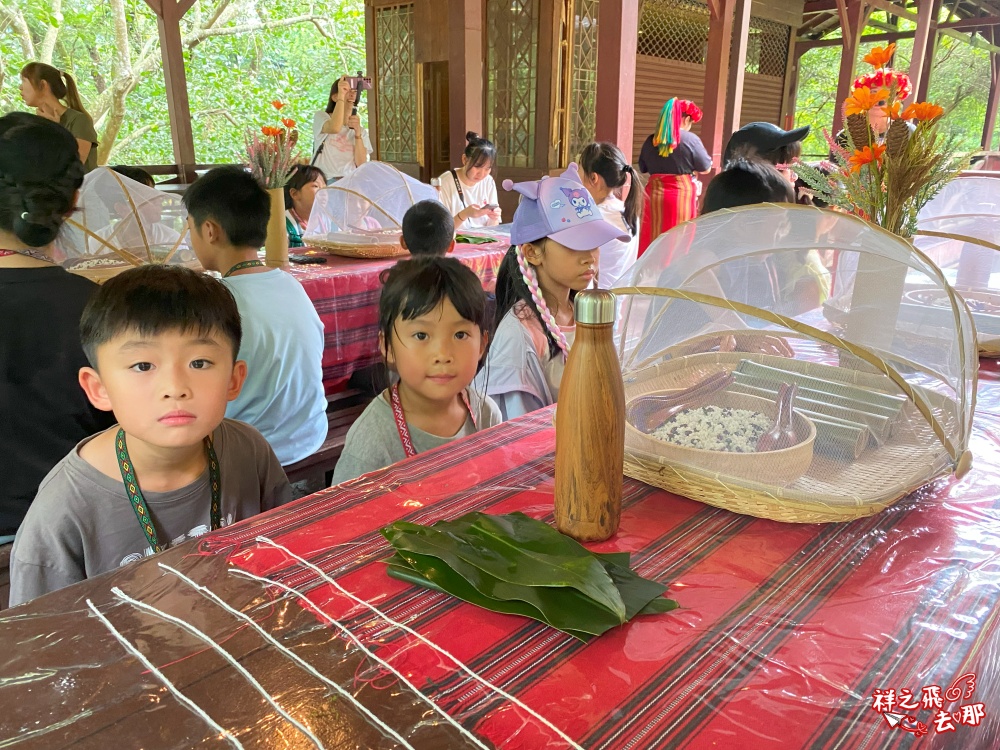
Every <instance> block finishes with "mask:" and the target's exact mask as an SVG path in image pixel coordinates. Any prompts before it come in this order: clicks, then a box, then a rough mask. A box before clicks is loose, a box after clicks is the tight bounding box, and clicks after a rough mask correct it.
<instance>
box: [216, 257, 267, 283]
mask: <svg viewBox="0 0 1000 750" xmlns="http://www.w3.org/2000/svg"><path fill="white" fill-rule="evenodd" d="M263 265H264V263H263V262H262V261H259V260H241V261H240V262H239V263H237V264H236V265H235V266H233V267H232V268H230V269H229V270H228V271H226V272H225V273H224V274H223V275H222V278H224V279H225V278H228V277H229V276H232V275H233V274H234V273H236V272H237V271H242V270H243V269H244V268H257V267H258V266H263Z"/></svg>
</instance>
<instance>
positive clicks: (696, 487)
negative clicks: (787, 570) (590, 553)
mask: <svg viewBox="0 0 1000 750" xmlns="http://www.w3.org/2000/svg"><path fill="white" fill-rule="evenodd" d="M824 258H825V259H827V260H829V259H830V258H835V259H836V260H835V261H834V262H835V263H836V269H837V273H836V274H835V276H836V278H835V279H834V288H833V293H832V297H830V298H828V297H827V291H828V286H827V285H828V284H829V277H828V275H825V274H826V269H825V267H824V264H823V262H822V260H823V259H824ZM844 269H848V270H844ZM845 277H846V281H845ZM914 284H919V285H921V286H922V287H925V288H929V289H933V290H936V291H937V292H938V293H939V294H940V295H942V297H943V299H946V300H948V301H949V302H948V304H947V305H944V306H935V307H931V306H924V305H921V304H918V303H915V302H913V301H912V300H910V299H908V298H907V297H906V289H907V288H908V287H909V286H911V285H914ZM845 286H846V288H847V289H848V291H846V292H845V291H844V290H843V288H838V287H845ZM618 288H619V291H620V293H622V294H623V295H624V296H623V299H622V302H621V314H620V318H619V323H618V331H617V334H616V335H617V337H618V349H619V355H620V359H621V363H622V371H623V376H624V379H625V388H626V402H627V411H628V414H627V427H626V434H627V437H626V466H627V472H629V473H632V474H633V475H635V476H638V477H639V478H641V479H646V480H647V481H653V483H657V484H660V485H661V486H665V487H667V488H668V489H670V490H672V491H674V492H678V493H679V494H685V495H688V496H691V497H696V498H697V499H701V500H704V501H705V502H712V503H714V504H719V505H723V506H724V507H732V506H731V505H729V504H727V502H728V501H721V500H719V498H724V497H728V498H729V499H730V500H732V498H733V497H737V496H739V497H743V495H746V494H747V493H749V496H751V497H752V498H754V500H755V502H756V501H761V502H763V504H764V505H765V506H766V505H767V503H768V502H771V501H773V502H774V503H778V504H779V505H780V506H781V508H782V511H781V512H780V513H776V514H771V513H770V512H769V511H767V510H762V511H760V512H756V511H755V510H754V509H753V508H751V509H747V508H744V507H743V506H739V507H736V508H734V509H738V510H741V511H742V512H750V513H755V514H757V515H765V516H769V517H776V518H781V519H782V520H847V519H848V518H850V517H854V516H857V515H865V514H869V513H874V512H876V511H877V510H879V509H881V508H883V507H885V506H886V505H888V504H889V503H891V502H894V501H895V500H897V499H898V498H899V497H902V496H903V495H905V494H907V493H908V492H909V491H911V490H912V489H914V488H916V487H919V486H920V485H922V484H924V483H926V482H927V481H929V480H930V479H932V478H933V477H935V476H937V475H938V474H940V473H942V472H946V471H950V470H954V469H956V467H958V468H959V469H960V470H962V471H964V469H965V468H966V467H967V465H968V462H969V460H970V459H971V457H970V456H969V455H968V453H967V447H968V441H969V434H970V429H971V423H972V413H973V408H974V394H975V386H976V374H977V366H978V362H977V359H976V347H975V334H974V328H973V324H972V320H971V317H970V315H969V312H968V310H967V308H966V307H965V306H964V305H963V304H962V303H961V300H960V299H958V298H957V296H956V295H955V294H954V292H953V291H952V290H951V289H950V287H949V286H948V284H947V283H946V282H945V279H944V277H943V275H942V273H941V271H940V270H939V269H938V268H937V267H936V266H935V265H934V264H933V263H931V262H930V261H929V259H927V258H926V257H925V256H923V255H922V254H920V253H918V252H914V251H913V248H912V247H911V246H910V245H909V244H908V243H907V242H906V241H904V240H902V239H901V238H899V237H897V236H895V235H892V234H890V233H888V232H885V231H883V230H882V229H880V228H878V227H874V226H872V225H870V224H868V223H866V222H864V221H862V220H860V219H858V218H856V217H853V216H848V215H846V214H841V213H835V212H832V211H825V210H821V209H816V208H808V207H802V206H776V205H762V206H753V207H747V208H742V209H736V210H727V211H719V212H715V213H712V214H709V215H706V216H703V217H700V218H698V219H696V220H694V221H691V222H687V223H685V224H681V225H679V226H677V227H675V228H674V229H672V230H670V231H669V232H667V233H665V234H663V235H661V236H660V237H659V238H658V239H657V240H656V241H655V242H654V243H653V244H652V245H651V246H650V247H649V249H648V250H647V251H646V253H645V254H644V255H643V256H642V257H641V258H640V259H639V260H638V261H637V263H636V264H635V265H634V266H632V268H631V269H629V270H628V271H627V272H626V273H625V276H624V277H623V278H622V279H621V280H620V281H619V283H618ZM636 288H638V289H636ZM644 289H645V291H643V290H644ZM657 290H660V291H657ZM663 290H665V291H663ZM793 385H794V386H795V396H794V402H793V408H794V420H792V421H791V422H790V423H788V424H786V425H785V428H786V429H785V432H784V434H783V436H781V439H780V440H778V439H777V437H776V436H780V435H779V433H780V431H778V432H775V433H774V434H773V435H771V436H770V437H761V435H762V434H764V433H768V432H770V431H771V429H772V428H773V427H775V424H776V422H777V421H778V420H777V412H778V402H779V400H781V399H780V394H781V393H782V392H783V391H788V392H790V391H791V390H792V386H793ZM712 441H715V442H712ZM720 446H722V447H721V448H720ZM739 451H746V452H745V453H740V452H739ZM629 467H631V468H629ZM650 477H654V479H650ZM706 487H711V488H712V489H711V491H708V490H706V489H705V488H706ZM762 498H763V500H761V499H762ZM752 505H753V503H751V506H752ZM755 507H756V506H755ZM800 509H805V510H804V511H803V513H802V514H801V515H796V514H797V513H798V511H799V510H800ZM852 514H853V516H852Z"/></svg>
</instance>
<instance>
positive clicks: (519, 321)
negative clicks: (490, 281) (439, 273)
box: [475, 164, 628, 419]
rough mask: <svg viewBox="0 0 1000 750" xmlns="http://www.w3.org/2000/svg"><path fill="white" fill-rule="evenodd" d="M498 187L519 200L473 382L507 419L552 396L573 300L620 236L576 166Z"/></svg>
mask: <svg viewBox="0 0 1000 750" xmlns="http://www.w3.org/2000/svg"><path fill="white" fill-rule="evenodd" d="M504 188H506V189H507V190H510V189H514V190H517V192H519V193H520V194H521V202H520V203H519V204H518V207H517V211H515V212H514V222H513V226H512V227H511V232H510V239H511V247H510V250H508V251H507V255H506V256H505V257H504V259H503V263H501V264H500V272H499V274H498V275H497V292H496V293H497V310H496V321H497V330H496V335H495V336H494V338H493V342H492V343H491V344H490V351H489V356H488V358H487V364H486V367H485V368H484V369H483V371H482V372H480V373H479V375H478V376H477V377H476V381H475V383H476V387H477V388H479V389H480V391H484V390H485V392H486V393H487V394H488V395H489V396H490V398H492V399H493V400H494V401H495V402H496V403H497V406H499V407H500V411H501V413H502V414H503V417H504V419H512V418H514V417H517V416H520V415H521V414H525V413H527V412H529V411H534V410H535V409H540V408H542V407H543V406H548V405H549V404H552V403H554V402H555V401H556V399H558V397H559V384H560V381H561V380H562V372H563V367H564V364H565V362H566V355H567V354H568V353H569V349H570V347H571V346H572V345H573V338H574V335H575V333H576V321H575V319H574V318H573V298H574V297H575V296H576V293H577V292H578V291H580V290H581V289H586V288H587V287H588V286H590V285H591V283H592V282H593V281H594V277H595V276H596V274H597V261H598V253H599V248H601V247H602V246H604V245H605V244H606V243H608V242H611V241H612V240H614V239H619V240H625V239H627V238H628V234H627V233H624V232H623V231H622V230H620V229H618V228H617V227H615V226H614V225H612V224H610V223H608V222H607V221H605V220H604V219H603V218H602V216H601V212H600V211H599V210H598V208H597V204H596V203H595V202H594V200H593V199H592V198H591V197H590V193H588V192H587V189H586V188H585V187H584V186H583V183H582V182H581V181H580V177H579V174H578V171H577V166H576V164H570V165H569V168H568V169H567V170H566V171H565V172H564V173H563V175H562V176H561V177H552V178H543V179H541V180H538V181H535V182H520V183H518V184H516V185H514V184H512V183H511V182H510V180H506V181H505V182H504Z"/></svg>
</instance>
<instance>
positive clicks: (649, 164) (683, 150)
mask: <svg viewBox="0 0 1000 750" xmlns="http://www.w3.org/2000/svg"><path fill="white" fill-rule="evenodd" d="M700 119H701V110H700V109H699V108H698V105H697V104H695V103H694V102H692V101H689V100H687V99H676V98H675V99H669V100H668V101H667V103H666V104H664V105H663V109H662V110H661V111H660V120H659V122H658V123H657V124H656V132H655V133H653V135H651V136H649V137H648V138H647V139H646V142H645V143H643V144H642V151H641V153H640V154H639V171H640V172H643V173H644V174H648V175H649V182H647V183H646V203H647V206H646V212H645V215H644V218H643V222H642V232H641V234H640V236H639V255H642V254H643V253H644V252H645V251H646V248H647V247H649V244H650V243H651V242H652V241H653V240H655V239H656V238H657V237H659V236H660V235H661V234H663V233H664V232H666V231H667V230H668V229H671V228H673V227H675V226H677V225H678V224H680V223H681V222H684V221H688V220H689V219H693V218H694V217H695V216H697V215H698V194H699V193H700V192H701V190H700V188H701V183H700V182H698V180H696V179H695V174H697V173H700V172H708V171H709V170H710V169H711V168H712V157H710V156H709V155H708V151H706V150H705V146H704V144H702V142H701V138H699V137H698V136H696V135H695V134H694V133H692V132H691V126H692V125H694V124H695V123H696V122H698V121H699V120H700Z"/></svg>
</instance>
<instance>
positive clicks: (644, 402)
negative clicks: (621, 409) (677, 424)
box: [627, 372, 733, 433]
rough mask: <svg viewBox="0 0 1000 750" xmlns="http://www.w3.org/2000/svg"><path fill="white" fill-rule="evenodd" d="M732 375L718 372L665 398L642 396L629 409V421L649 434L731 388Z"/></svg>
mask: <svg viewBox="0 0 1000 750" xmlns="http://www.w3.org/2000/svg"><path fill="white" fill-rule="evenodd" d="M732 382H733V375H732V373H728V372H717V373H715V374H714V375H710V376H708V377H707V378H705V379H704V380H702V381H700V382H698V383H695V384H694V385H692V386H690V387H689V388H685V389H684V390H682V391H677V392H676V393H672V394H670V395H664V396H640V397H639V398H637V399H636V400H635V401H633V402H632V403H631V404H629V408H628V415H627V417H628V421H629V422H630V423H631V424H632V425H633V426H635V427H636V428H637V429H639V430H642V431H643V432H646V433H649V432H651V431H652V430H655V429H656V428H657V427H659V426H660V425H662V424H663V423H664V422H666V421H667V420H668V419H670V418H671V417H672V416H674V415H675V414H677V413H678V412H681V411H684V410H685V409H689V408H692V407H693V406H696V405H698V404H699V403H700V402H702V401H704V400H705V398H706V397H708V396H710V395H712V394H713V393H715V392H716V391H721V390H722V389H723V388H727V387H729V386H730V385H731V384H732Z"/></svg>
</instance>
